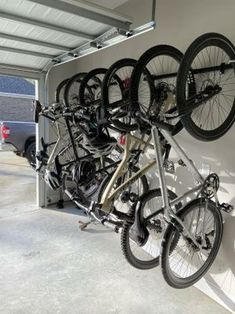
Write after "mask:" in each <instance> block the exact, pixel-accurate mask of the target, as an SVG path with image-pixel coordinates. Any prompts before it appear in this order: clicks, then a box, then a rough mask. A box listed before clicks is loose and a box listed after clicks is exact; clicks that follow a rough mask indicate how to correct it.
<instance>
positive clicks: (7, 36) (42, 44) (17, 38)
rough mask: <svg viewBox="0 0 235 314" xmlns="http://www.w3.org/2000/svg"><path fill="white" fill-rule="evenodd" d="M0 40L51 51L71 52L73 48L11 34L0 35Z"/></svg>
mask: <svg viewBox="0 0 235 314" xmlns="http://www.w3.org/2000/svg"><path fill="white" fill-rule="evenodd" d="M0 38H4V39H9V40H14V41H19V42H23V43H27V44H31V45H36V46H40V47H46V48H51V49H56V50H61V51H70V50H71V48H69V47H65V46H61V45H58V44H53V43H49V42H45V41H41V40H35V39H31V38H26V37H20V36H15V35H10V34H6V33H0Z"/></svg>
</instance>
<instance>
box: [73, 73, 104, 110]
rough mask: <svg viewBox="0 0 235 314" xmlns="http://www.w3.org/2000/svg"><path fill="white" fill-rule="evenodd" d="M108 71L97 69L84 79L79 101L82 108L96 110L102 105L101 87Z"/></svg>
mask: <svg viewBox="0 0 235 314" xmlns="http://www.w3.org/2000/svg"><path fill="white" fill-rule="evenodd" d="M106 72H107V69H104V68H97V69H94V70H92V71H90V72H89V73H87V75H86V76H85V77H84V79H83V81H82V83H81V85H80V88H79V99H80V103H81V105H82V106H85V107H91V108H93V107H94V108H96V107H99V106H100V104H101V87H102V82H103V79H104V76H105V73H106Z"/></svg>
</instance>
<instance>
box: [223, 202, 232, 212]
mask: <svg viewBox="0 0 235 314" xmlns="http://www.w3.org/2000/svg"><path fill="white" fill-rule="evenodd" d="M233 208H234V207H233V205H231V204H228V203H222V204H220V209H221V210H223V211H224V212H225V213H231V211H232V210H233Z"/></svg>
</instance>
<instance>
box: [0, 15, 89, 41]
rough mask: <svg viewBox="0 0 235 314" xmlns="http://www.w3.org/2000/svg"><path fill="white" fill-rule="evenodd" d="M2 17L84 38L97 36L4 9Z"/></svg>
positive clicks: (0, 16)
mask: <svg viewBox="0 0 235 314" xmlns="http://www.w3.org/2000/svg"><path fill="white" fill-rule="evenodd" d="M0 18H3V19H7V20H11V21H15V22H20V23H24V24H30V25H34V26H38V27H43V28H46V29H50V30H53V31H57V32H60V33H64V34H68V35H73V36H76V37H80V38H84V39H88V40H93V39H94V38H95V36H93V35H89V34H86V33H83V32H79V31H76V30H74V29H70V28H64V27H62V26H58V25H55V24H50V23H46V22H43V21H39V20H34V19H31V18H28V17H25V16H20V15H17V14H11V13H6V12H3V11H0Z"/></svg>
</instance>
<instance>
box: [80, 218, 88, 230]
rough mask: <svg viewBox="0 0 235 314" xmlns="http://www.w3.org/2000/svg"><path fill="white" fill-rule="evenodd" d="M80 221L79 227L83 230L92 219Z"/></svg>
mask: <svg viewBox="0 0 235 314" xmlns="http://www.w3.org/2000/svg"><path fill="white" fill-rule="evenodd" d="M78 223H79V224H80V226H79V229H80V230H81V231H83V230H84V229H86V227H87V226H88V225H89V224H90V223H91V221H88V222H83V221H81V220H79V221H78Z"/></svg>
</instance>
